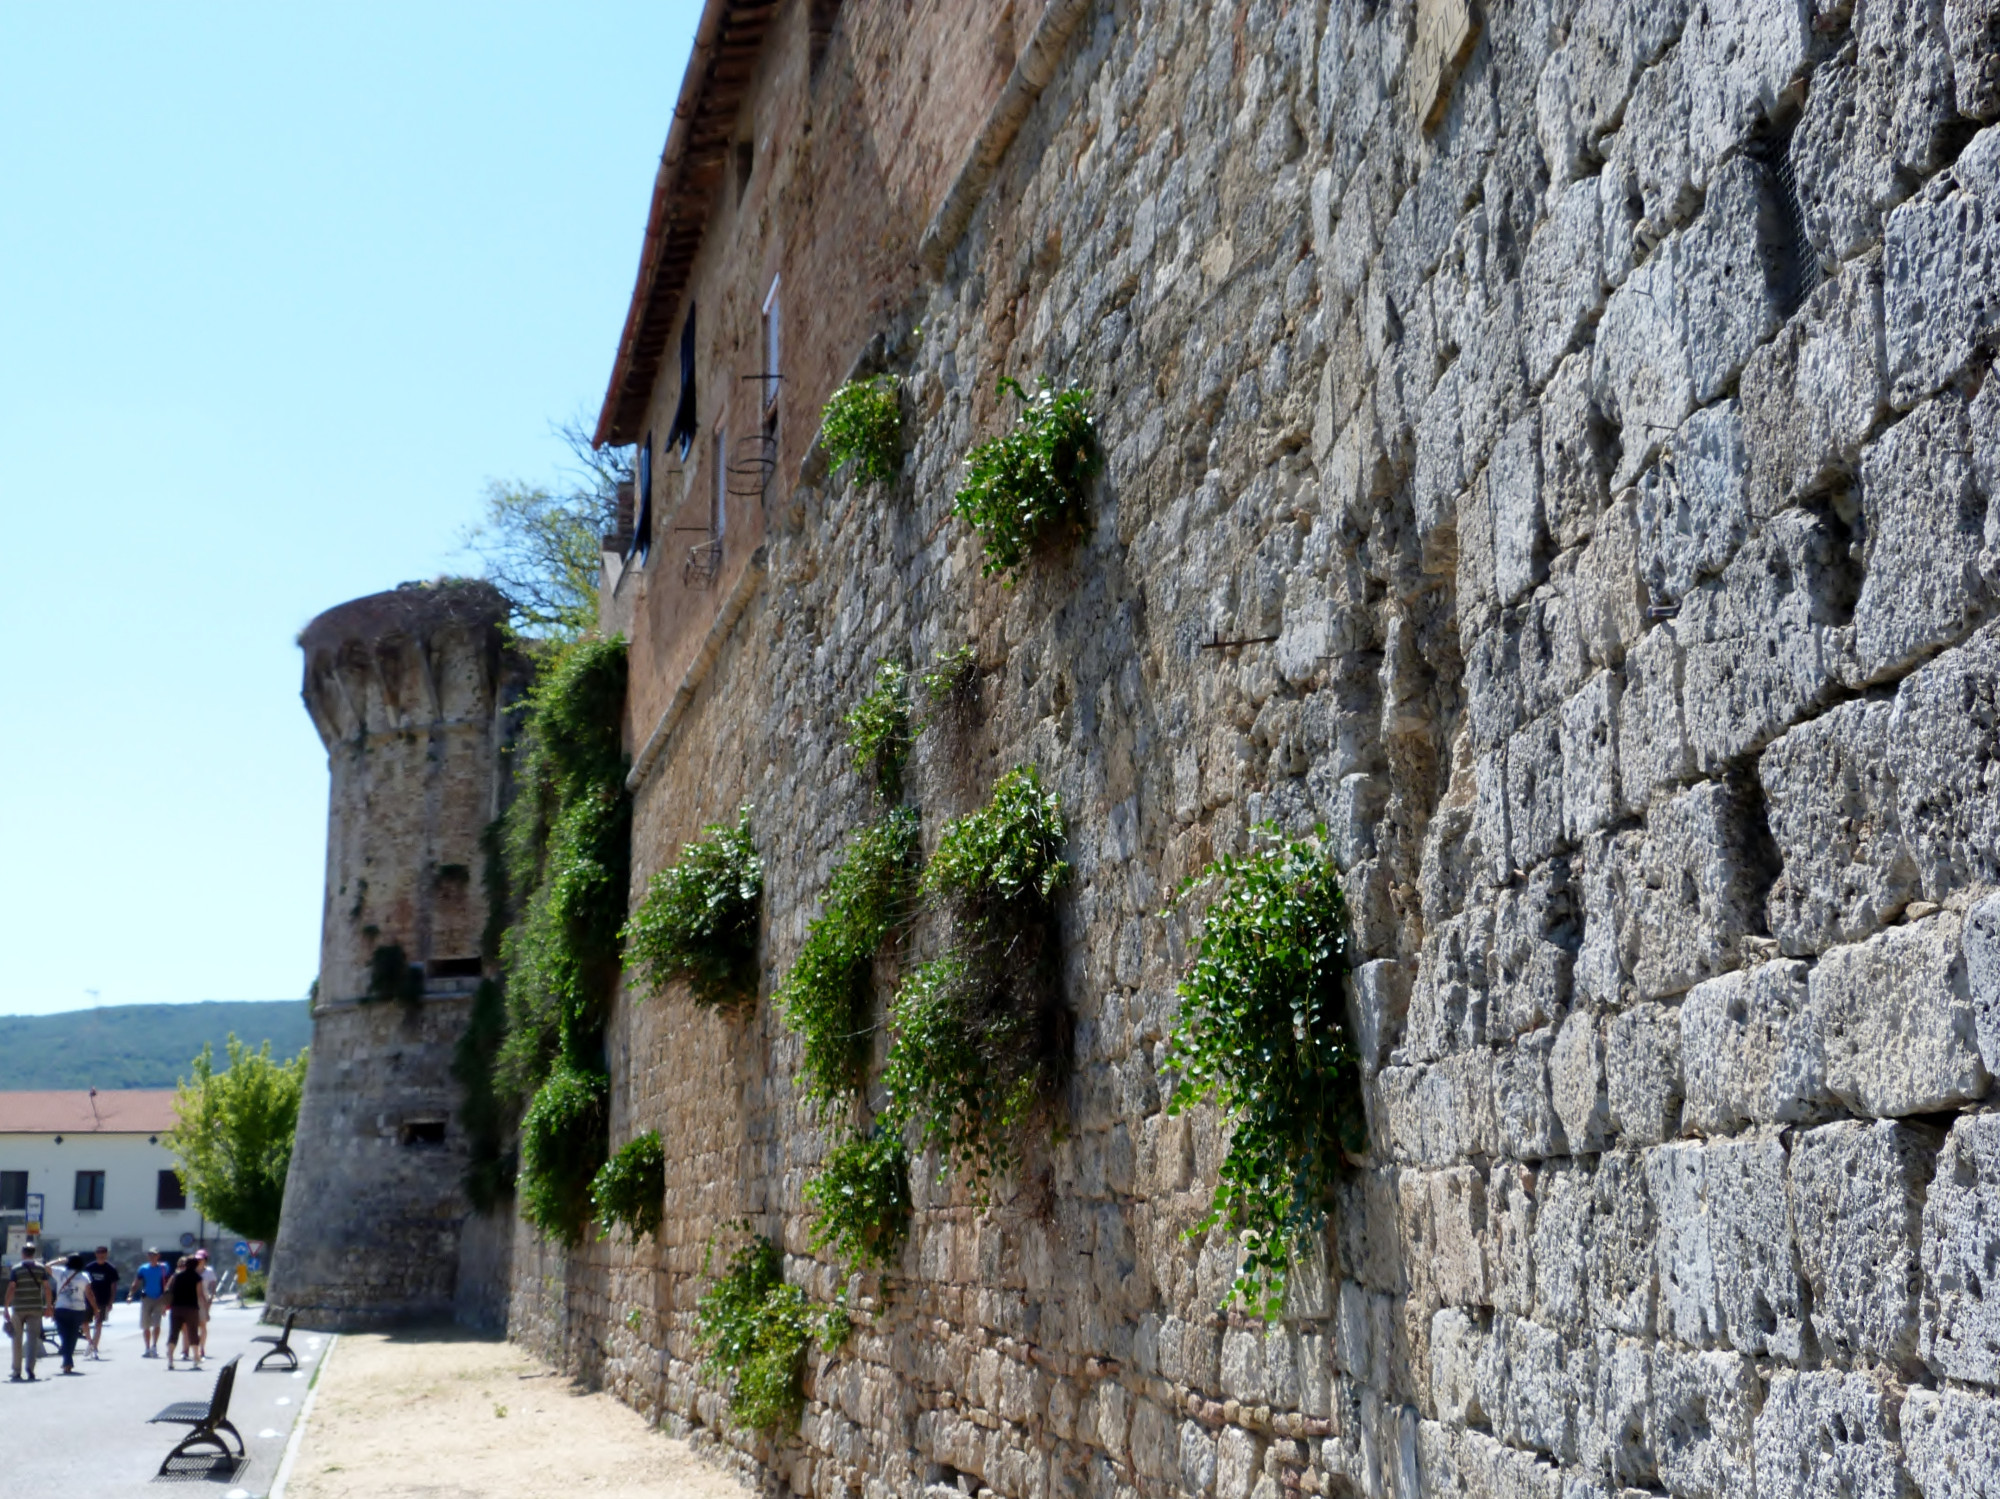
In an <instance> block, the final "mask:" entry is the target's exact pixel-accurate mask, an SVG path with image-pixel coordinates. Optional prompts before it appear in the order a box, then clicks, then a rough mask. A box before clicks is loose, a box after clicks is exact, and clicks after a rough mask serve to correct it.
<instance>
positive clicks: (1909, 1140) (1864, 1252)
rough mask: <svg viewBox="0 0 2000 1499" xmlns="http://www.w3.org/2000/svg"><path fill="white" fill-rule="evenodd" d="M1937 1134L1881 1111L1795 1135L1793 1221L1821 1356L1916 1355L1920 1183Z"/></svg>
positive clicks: (1850, 1360) (1893, 1361) (1884, 1359)
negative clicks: (1869, 1120)
mask: <svg viewBox="0 0 2000 1499" xmlns="http://www.w3.org/2000/svg"><path fill="white" fill-rule="evenodd" d="M1942 1138H1943V1137H1942V1136H1941V1135H1940V1134H1939V1133H1938V1132H1937V1131H1936V1130H1933V1129H1930V1128H1927V1127H1926V1126H1924V1125H1920V1124H1902V1123H1894V1122H1891V1121H1889V1120H1878V1121H1877V1122H1876V1123H1874V1124H1862V1123H1859V1122H1855V1121H1846V1122H1842V1123H1839V1124H1828V1125H1824V1126H1822V1127H1821V1128H1819V1129H1815V1130H1809V1131H1807V1132H1806V1133H1804V1134H1802V1135H1800V1136H1798V1137H1797V1139H1796V1140H1794V1142H1793V1144H1792V1221H1793V1223H1794V1224H1795V1225H1797V1230H1798V1240H1799V1264H1800V1267H1801V1269H1802V1270H1803V1271H1804V1273H1805V1278H1806V1282H1807V1284H1809V1285H1810V1286H1811V1287H1812V1293H1813V1299H1812V1325H1813V1333H1814V1335H1815V1336H1816V1337H1817V1338H1818V1340H1819V1351H1820V1356H1821V1357H1822V1358H1824V1359H1827V1360H1830V1361H1832V1362H1835V1363H1839V1364H1843V1365H1852V1364H1856V1363H1870V1364H1887V1365H1890V1366H1891V1367H1895V1366H1898V1365H1902V1364H1905V1363H1907V1362H1909V1361H1911V1360H1912V1359H1913V1358H1914V1357H1915V1354H1916V1351H1917V1299H1918V1292H1919V1290H1920V1288H1921V1286H1922V1283H1923V1266H1922V1261H1921V1257H1920V1254H1919V1244H1920V1241H1921V1239H1922V1234H1923V1211H1924V1190H1925V1187H1926V1186H1927V1185H1928V1184H1929V1182H1930V1177H1931V1168H1932V1165H1933V1163H1934V1161H1935V1159H1936V1157H1937V1151H1938V1145H1939V1144H1940V1143H1941V1141H1942Z"/></svg>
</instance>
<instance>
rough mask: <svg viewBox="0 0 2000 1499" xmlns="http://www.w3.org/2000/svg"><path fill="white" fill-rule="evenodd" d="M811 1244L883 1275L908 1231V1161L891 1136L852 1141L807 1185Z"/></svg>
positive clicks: (900, 1144) (853, 1138)
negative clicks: (876, 1268)
mask: <svg viewBox="0 0 2000 1499" xmlns="http://www.w3.org/2000/svg"><path fill="white" fill-rule="evenodd" d="M805 1195H806V1202H807V1204H808V1205H809V1206H810V1207H811V1208H812V1210H813V1225H812V1235H811V1243H812V1247H813V1248H814V1249H830V1250H832V1251H833V1252H834V1254H835V1255H837V1256H838V1257H839V1258H840V1259H841V1260H842V1261H843V1262H844V1263H846V1264H850V1265H874V1266H877V1267H878V1268H883V1269H886V1268H887V1267H888V1266H890V1265H891V1264H893V1263H894V1262H895V1259H896V1255H897V1253H898V1251H899V1250H901V1248H902V1245H903V1238H904V1236H905V1235H906V1234H908V1233H909V1231H910V1156H909V1152H908V1151H907V1150H906V1149H905V1148H904V1145H903V1140H902V1136H900V1135H898V1134H897V1133H895V1132H894V1131H893V1130H887V1129H877V1130H875V1131H874V1132H873V1133H872V1134H867V1135H853V1136H850V1137H849V1138H848V1139H846V1140H843V1141H842V1142H841V1143H840V1144H838V1145H836V1146H835V1147H834V1148H833V1149H832V1150H830V1151H828V1152H827V1157H826V1159H825V1161H823V1162H822V1163H821V1164H820V1168H819V1170H818V1171H817V1172H815V1173H814V1174H813V1175H812V1176H811V1177H810V1178H809V1179H808V1180H807V1182H806V1188H805Z"/></svg>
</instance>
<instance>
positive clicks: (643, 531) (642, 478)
mask: <svg viewBox="0 0 2000 1499" xmlns="http://www.w3.org/2000/svg"><path fill="white" fill-rule="evenodd" d="M652 548H653V434H652V433H650V432H648V433H647V434H646V444H645V446H644V447H642V448H640V449H639V514H638V517H637V518H636V519H635V520H634V521H633V523H632V545H631V547H630V548H629V549H628V550H627V551H626V553H625V555H626V556H627V557H634V556H636V557H638V558H639V559H640V560H641V561H643V560H644V559H645V556H646V553H648V552H649V551H651V550H652Z"/></svg>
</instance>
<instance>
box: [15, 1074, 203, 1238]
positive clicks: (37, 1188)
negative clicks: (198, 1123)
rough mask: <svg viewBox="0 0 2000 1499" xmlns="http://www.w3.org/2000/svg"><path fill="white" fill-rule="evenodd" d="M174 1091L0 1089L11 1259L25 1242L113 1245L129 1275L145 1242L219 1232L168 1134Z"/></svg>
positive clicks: (157, 1089)
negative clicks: (184, 1179) (194, 1195)
mask: <svg viewBox="0 0 2000 1499" xmlns="http://www.w3.org/2000/svg"><path fill="white" fill-rule="evenodd" d="M173 1124H174V1090H173V1089H171V1088H126V1089H117V1090H105V1091H103V1092H99V1091H98V1090H97V1089H95V1088H92V1089H88V1090H83V1091H76V1092H20V1093H12V1092H0V1226H4V1229H5V1234H6V1245H5V1248H6V1256H7V1261H8V1263H10V1264H11V1263H13V1262H14V1260H15V1259H16V1258H18V1256H19V1253H20V1246H21V1244H22V1243H23V1242H24V1241H28V1242H36V1243H38V1244H40V1245H41V1247H42V1248H43V1249H44V1250H45V1251H50V1252H55V1253H68V1252H70V1251H72V1250H82V1251H84V1252H86V1253H88V1252H89V1251H91V1250H93V1249H95V1248H96V1247H97V1246H98V1245H100V1244H104V1245H108V1246H109V1247H110V1249H111V1258H112V1261H113V1262H114V1263H115V1264H117V1266H118V1267H119V1269H121V1270H123V1271H125V1272H126V1273H127V1274H129V1273H130V1272H131V1268H132V1266H133V1264H134V1263H135V1262H136V1261H138V1260H140V1259H143V1258H144V1255H145V1251H146V1250H147V1249H149V1248H157V1249H161V1250H168V1249H176V1250H177V1249H180V1248H181V1247H183V1244H184V1243H185V1244H193V1243H194V1242H195V1241H196V1239H197V1237H207V1238H209V1239H211V1240H212V1239H213V1237H214V1236H215V1235H218V1234H220V1233H221V1232H222V1230H221V1229H220V1227H219V1226H218V1225H216V1224H212V1223H211V1224H206V1225H204V1223H203V1221H202V1217H201V1214H200V1213H199V1212H197V1211H196V1210H195V1207H194V1204H193V1203H192V1202H190V1201H189V1200H188V1199H187V1196H186V1194H185V1193H183V1191H182V1190H181V1183H180V1178H179V1176H178V1175H176V1174H175V1171H174V1158H173V1154H172V1152H170V1151H169V1150H168V1149H167V1147H166V1144H165V1136H166V1133H167V1131H168V1130H169V1129H171V1128H173Z"/></svg>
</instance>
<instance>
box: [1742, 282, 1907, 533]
mask: <svg viewBox="0 0 2000 1499" xmlns="http://www.w3.org/2000/svg"><path fill="white" fill-rule="evenodd" d="M1884 359H1885V355H1884V353H1883V347H1882V257H1881V256H1880V255H1868V256H1864V257H1862V258H1861V259H1858V260H1855V261H1852V262H1850V263H1849V264H1847V265H1844V266H1842V267H1841V268H1840V270H1839V272H1838V274H1836V275H1834V276H1833V277H1831V278H1830V279H1829V280H1827V281H1826V282H1825V283H1824V284H1822V285H1821V286H1819V287H1818V288H1816V289H1815V290H1814V291H1813V293H1812V295H1811V296H1810V297H1808V298H1807V299H1806V303H1805V306H1804V307H1803V308H1801V309H1800V310H1799V311H1798V312H1797V313H1795V314H1794V315H1793V316H1792V318H1791V319H1790V320H1789V321H1788V322H1787V323H1786V324H1785V326H1784V328H1783V329H1781V330H1780V331H1779V333H1778V336H1777V337H1776V338H1774V339H1772V340H1771V341H1770V342H1769V343H1767V344H1765V345H1764V346H1763V347H1762V348H1760V349H1759V350H1757V352H1756V353H1755V354H1753V355H1751V356H1750V361H1749V363H1747V364H1746V365H1745V366H1744V367H1743V381H1742V388H1741V391H1742V401H1743V428H1744V447H1745V449H1746V453H1747V458H1748V463H1747V468H1748V472H1747V474H1746V484H1747V488H1748V494H1749V501H1750V513H1751V514H1752V515H1753V516H1756V517H1757V518H1759V519H1762V518H1764V517H1767V516H1770V515H1774V514H1776V513H1777V512H1778V511H1779V510H1781V509H1783V508H1784V507H1785V506H1786V505H1789V504H1791V503H1792V502H1793V501H1795V500H1798V499H1800V498H1803V497H1806V496H1809V495H1813V494H1817V493H1820V492H1823V491H1826V490H1829V489H1833V488H1836V487H1839V486H1841V485H1842V484H1844V483H1847V482H1850V481H1851V480H1852V478H1853V475H1854V473H1855V472H1856V469H1857V467H1858V465H1859V462H1860V457H1861V445H1862V444H1863V443H1864V442H1865V441H1866V440H1867V438H1868V436H1869V434H1870V433H1871V432H1872V431H1873V430H1874V428H1875V424H1876V423H1877V421H1878V420H1880V418H1881V415H1882V413H1883V412H1884V411H1885V410H1886V409H1887V406H1888V399H1889V385H1888V379H1887V376H1886V375H1885V373H1884Z"/></svg>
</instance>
